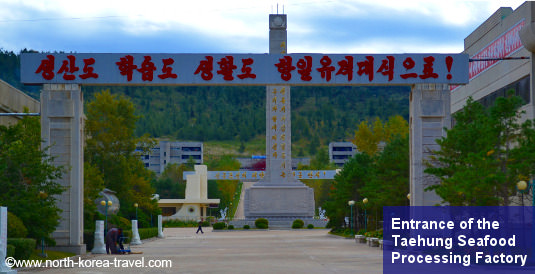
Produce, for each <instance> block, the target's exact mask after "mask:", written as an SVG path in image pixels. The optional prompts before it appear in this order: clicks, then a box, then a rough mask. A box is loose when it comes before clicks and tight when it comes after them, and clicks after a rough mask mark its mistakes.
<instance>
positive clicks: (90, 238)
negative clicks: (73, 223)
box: [84, 229, 95, 251]
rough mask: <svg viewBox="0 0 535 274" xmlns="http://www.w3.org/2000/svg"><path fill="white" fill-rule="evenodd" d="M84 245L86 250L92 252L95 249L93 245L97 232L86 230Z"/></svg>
mask: <svg viewBox="0 0 535 274" xmlns="http://www.w3.org/2000/svg"><path fill="white" fill-rule="evenodd" d="M84 243H85V250H87V251H91V250H92V249H93V244H94V243H95V231H93V230H89V229H84Z"/></svg>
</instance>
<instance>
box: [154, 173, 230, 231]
mask: <svg viewBox="0 0 535 274" xmlns="http://www.w3.org/2000/svg"><path fill="white" fill-rule="evenodd" d="M185 196H186V197H185V198H184V199H160V200H158V206H159V207H160V208H162V210H163V211H164V212H166V209H167V210H168V209H169V208H171V209H173V211H174V212H175V213H174V214H173V215H171V216H166V217H165V219H178V220H194V221H197V220H205V219H206V217H208V215H207V213H208V212H207V208H208V207H209V206H210V205H211V204H213V205H217V204H219V202H220V200H219V199H208V170H207V167H206V166H205V165H196V166H195V174H189V175H186V195H185ZM173 211H172V212H173Z"/></svg>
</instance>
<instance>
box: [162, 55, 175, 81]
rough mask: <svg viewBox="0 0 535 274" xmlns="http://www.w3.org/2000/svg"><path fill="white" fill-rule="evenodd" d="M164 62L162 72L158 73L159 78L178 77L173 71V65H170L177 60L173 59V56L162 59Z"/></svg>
mask: <svg viewBox="0 0 535 274" xmlns="http://www.w3.org/2000/svg"><path fill="white" fill-rule="evenodd" d="M162 63H163V68H162V74H160V75H158V78H160V79H167V78H173V79H175V78H177V75H176V74H174V73H173V67H170V65H172V64H174V63H175V60H173V58H167V59H162Z"/></svg>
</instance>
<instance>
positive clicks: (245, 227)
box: [243, 225, 251, 229]
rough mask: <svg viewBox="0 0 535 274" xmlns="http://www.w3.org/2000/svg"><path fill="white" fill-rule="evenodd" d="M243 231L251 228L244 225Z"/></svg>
mask: <svg viewBox="0 0 535 274" xmlns="http://www.w3.org/2000/svg"><path fill="white" fill-rule="evenodd" d="M243 229H251V227H250V226H249V225H244V226H243Z"/></svg>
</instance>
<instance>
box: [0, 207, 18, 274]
mask: <svg viewBox="0 0 535 274" xmlns="http://www.w3.org/2000/svg"><path fill="white" fill-rule="evenodd" d="M6 252H7V207H4V206H2V207H0V273H2V274H4V273H6V274H7V273H9V274H15V273H17V271H16V270H13V269H11V267H9V266H7V265H6V261H5V259H6Z"/></svg>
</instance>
